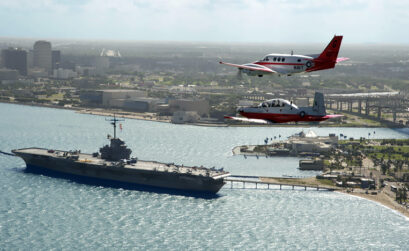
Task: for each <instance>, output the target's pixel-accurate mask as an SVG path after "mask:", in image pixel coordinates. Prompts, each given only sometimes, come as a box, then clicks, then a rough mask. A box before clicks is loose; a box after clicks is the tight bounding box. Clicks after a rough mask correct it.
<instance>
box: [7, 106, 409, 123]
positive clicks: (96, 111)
mask: <svg viewBox="0 0 409 251" xmlns="http://www.w3.org/2000/svg"><path fill="white" fill-rule="evenodd" d="M0 103H5V104H15V105H26V106H36V107H46V108H55V109H64V110H73V111H76V112H77V113H82V114H90V115H97V116H112V115H113V114H114V113H115V114H119V115H120V116H122V117H124V118H129V119H137V120H145V121H153V122H161V123H171V121H170V119H169V118H168V119H160V118H159V119H158V118H157V117H156V116H153V115H152V114H149V113H148V114H146V113H137V112H129V111H123V110H115V109H113V110H110V109H105V108H93V107H75V106H71V107H64V106H59V105H52V104H39V103H24V102H12V101H6V100H0ZM149 117H150V118H149ZM171 124H174V123H171ZM180 125H193V126H204V127H294V128H305V127H325V128H331V127H343V128H391V129H396V128H405V127H404V126H403V127H400V126H396V127H387V126H368V125H366V124H362V125H357V124H314V125H311V124H308V123H306V124H286V123H280V124H268V125H264V124H263V125H258V124H230V123H206V122H204V123H200V122H198V123H182V124H180Z"/></svg>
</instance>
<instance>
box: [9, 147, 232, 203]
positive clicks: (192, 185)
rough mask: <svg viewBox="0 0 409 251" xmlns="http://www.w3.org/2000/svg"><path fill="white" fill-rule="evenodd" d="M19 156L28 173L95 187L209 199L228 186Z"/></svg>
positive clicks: (184, 176)
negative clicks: (186, 194) (201, 196)
mask: <svg viewBox="0 0 409 251" xmlns="http://www.w3.org/2000/svg"><path fill="white" fill-rule="evenodd" d="M15 154H16V155H18V156H20V157H21V158H23V160H24V161H25V162H26V166H27V169H26V170H27V171H28V172H32V173H41V174H44V175H47V176H53V177H60V178H66V179H70V180H73V181H77V182H80V183H86V184H92V185H102V186H109V187H121V188H126V189H137V190H152V189H155V190H157V189H159V190H160V191H157V192H161V191H163V192H168V193H175V192H176V193H183V194H185V193H192V195H200V194H203V195H206V194H216V193H217V192H218V191H219V190H220V189H221V188H222V186H223V185H224V184H225V182H224V180H223V179H213V178H211V177H205V176H192V175H189V174H184V173H172V172H156V171H151V170H139V169H132V168H123V167H112V166H104V165H97V164H89V163H79V162H76V161H72V160H68V159H61V158H51V157H47V156H39V155H34V154H28V153H21V152H15Z"/></svg>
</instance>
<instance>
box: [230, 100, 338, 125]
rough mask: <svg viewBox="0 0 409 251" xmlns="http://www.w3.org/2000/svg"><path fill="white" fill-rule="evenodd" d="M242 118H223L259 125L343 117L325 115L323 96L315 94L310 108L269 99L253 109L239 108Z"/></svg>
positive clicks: (318, 120)
mask: <svg viewBox="0 0 409 251" xmlns="http://www.w3.org/2000/svg"><path fill="white" fill-rule="evenodd" d="M237 111H238V112H239V113H240V115H241V116H243V117H232V116H224V118H226V119H232V120H239V121H245V122H252V123H260V124H272V123H287V122H300V121H305V122H320V121H324V120H327V119H330V118H337V117H342V116H343V115H327V112H326V110H325V105H324V95H323V94H322V93H320V92H316V93H315V97H314V104H313V106H312V107H298V106H296V105H294V104H293V103H292V102H290V101H288V100H285V99H281V98H278V99H270V100H266V101H264V102H262V103H261V104H259V105H258V106H255V107H240V108H238V109H237Z"/></svg>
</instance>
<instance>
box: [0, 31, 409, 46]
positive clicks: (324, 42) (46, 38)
mask: <svg viewBox="0 0 409 251" xmlns="http://www.w3.org/2000/svg"><path fill="white" fill-rule="evenodd" d="M337 35H338V34H337ZM331 39H332V36H331V37H328V39H327V40H325V41H321V42H303V41H299V42H294V41H291V42H285V41H280V42H277V41H276V42H274V41H272V42H268V41H263V42H260V41H199V40H143V39H139V40H137V39H109V38H56V37H54V38H53V37H7V36H0V41H2V40H10V41H18V40H21V41H39V40H45V41H50V42H52V41H65V42H114V43H156V44H162V43H181V44H183V43H191V44H195V43H198V44H223V45H227V44H233V45H246V44H247V45H257V44H260V45H268V44H274V45H286V44H288V45H296V46H303V45H307V46H311V45H314V46H316V45H317V46H321V45H323V44H325V45H326V44H328V43H329V41H330V40H331ZM362 45H374V46H381V45H392V46H409V42H408V43H392V42H382V43H381V42H369V41H368V42H360V43H345V37H344V40H343V42H342V46H362Z"/></svg>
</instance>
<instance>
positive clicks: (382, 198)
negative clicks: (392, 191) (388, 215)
mask: <svg viewBox="0 0 409 251" xmlns="http://www.w3.org/2000/svg"><path fill="white" fill-rule="evenodd" d="M337 192H340V193H343V194H347V195H351V196H356V197H359V198H362V199H366V200H370V201H373V202H375V203H378V204H380V205H382V206H385V207H387V208H389V209H391V210H393V211H395V212H397V213H399V214H400V215H402V216H404V217H405V218H406V219H407V220H409V210H408V209H405V208H404V206H403V205H400V204H399V203H397V202H396V201H395V200H393V199H392V198H391V197H390V196H388V195H387V194H386V193H385V192H384V191H383V190H382V191H380V192H378V193H377V194H376V195H371V194H366V193H365V192H364V190H362V191H359V192H347V191H346V190H339V191H337Z"/></svg>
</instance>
